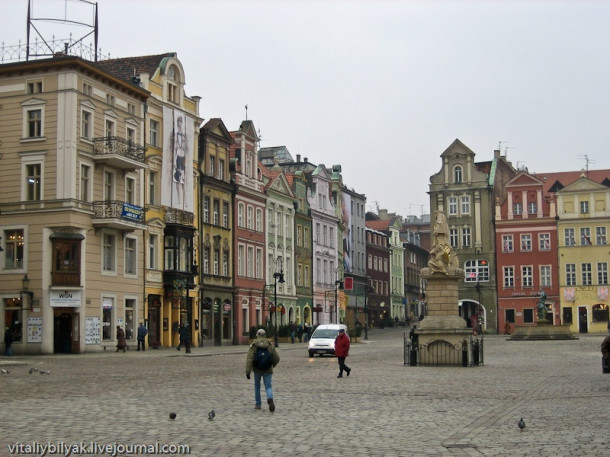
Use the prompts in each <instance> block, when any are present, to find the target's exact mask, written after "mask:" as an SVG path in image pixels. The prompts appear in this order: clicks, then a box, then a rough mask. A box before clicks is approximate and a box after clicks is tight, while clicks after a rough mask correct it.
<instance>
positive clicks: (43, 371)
mask: <svg viewBox="0 0 610 457" xmlns="http://www.w3.org/2000/svg"><path fill="white" fill-rule="evenodd" d="M40 374H51V372H50V371H49V370H47V371H45V370H40Z"/></svg>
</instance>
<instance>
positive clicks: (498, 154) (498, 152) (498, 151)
mask: <svg viewBox="0 0 610 457" xmlns="http://www.w3.org/2000/svg"><path fill="white" fill-rule="evenodd" d="M499 158H500V150H499V149H494V159H499Z"/></svg>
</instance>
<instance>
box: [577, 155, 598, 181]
mask: <svg viewBox="0 0 610 457" xmlns="http://www.w3.org/2000/svg"><path fill="white" fill-rule="evenodd" d="M578 157H582V158H583V159H585V170H586V172H587V177H589V164H590V163H595V160H593V159H590V158H589V156H588V155H587V154H582V155H579V156H578Z"/></svg>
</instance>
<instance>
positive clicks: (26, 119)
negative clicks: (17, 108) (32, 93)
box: [21, 98, 46, 141]
mask: <svg viewBox="0 0 610 457" xmlns="http://www.w3.org/2000/svg"><path fill="white" fill-rule="evenodd" d="M21 108H22V113H23V127H22V132H21V139H22V141H41V140H44V138H45V108H46V101H45V100H41V99H37V98H33V99H30V100H28V101H26V102H23V103H22V104H21ZM31 111H40V135H39V136H30V116H29V113H30V112H31Z"/></svg>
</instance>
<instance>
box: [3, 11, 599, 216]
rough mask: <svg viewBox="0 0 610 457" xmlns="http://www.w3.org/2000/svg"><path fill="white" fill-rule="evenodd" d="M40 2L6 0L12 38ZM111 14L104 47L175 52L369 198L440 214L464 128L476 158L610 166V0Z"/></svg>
mask: <svg viewBox="0 0 610 457" xmlns="http://www.w3.org/2000/svg"><path fill="white" fill-rule="evenodd" d="M27 4H28V1H27V0H3V1H2V4H1V14H0V42H3V43H4V44H5V45H10V44H17V43H18V41H19V40H22V42H25V40H26V31H27V16H26V14H27ZM78 8H79V5H78V4H77V3H76V2H75V1H73V0H68V1H65V0H34V17H45V15H51V14H53V17H64V15H65V14H66V12H67V14H68V16H69V18H72V17H74V16H71V15H73V14H77V15H80V16H81V17H82V15H83V14H84V15H86V18H87V19H89V17H91V14H90V13H89V11H90V9H87V10H86V12H85V13H83V12H82V11H81V10H79V9H78ZM98 14H99V43H98V44H99V47H101V48H102V52H103V53H105V54H106V53H109V54H110V56H111V57H129V56H136V55H150V54H160V53H165V52H177V53H178V58H179V59H180V60H181V61H182V63H183V65H184V68H185V71H186V87H185V90H186V93H187V94H188V95H189V96H195V95H198V96H201V97H202V100H201V105H200V115H201V117H203V118H205V119H209V118H212V117H220V118H222V120H223V121H224V123H225V125H226V126H227V128H228V129H229V130H236V129H237V128H238V127H239V124H240V122H241V121H242V120H243V119H245V116H246V110H245V105H246V104H247V105H248V119H251V120H252V121H253V122H254V125H255V126H256V128H257V129H260V134H261V137H262V142H261V146H262V147H265V146H280V145H284V146H286V147H287V148H288V150H289V151H290V152H291V154H292V155H293V157H295V158H296V155H297V154H300V155H301V157H307V158H308V159H309V161H310V162H313V163H316V164H318V163H324V164H325V165H327V166H332V165H333V164H341V165H342V168H343V179H344V184H345V185H347V186H348V187H350V188H353V189H354V190H355V191H356V192H359V193H363V194H365V195H366V197H367V200H368V203H367V208H368V209H375V208H376V207H379V208H386V209H388V210H389V211H390V212H396V213H399V214H401V215H407V214H416V215H420V214H421V213H422V210H423V212H424V213H427V212H428V211H429V207H430V205H429V197H428V195H427V194H426V192H427V191H428V189H429V186H428V185H429V178H430V176H431V175H433V174H435V173H436V172H438V171H439V170H440V168H441V159H440V154H442V153H443V151H444V150H445V149H446V148H447V147H448V146H449V145H450V144H451V143H452V142H453V141H454V140H455V139H456V138H459V139H460V140H461V141H462V142H464V143H465V144H466V145H467V146H468V147H470V148H471V149H472V150H473V151H474V152H475V153H476V159H477V160H478V161H483V160H490V159H491V158H492V157H493V150H494V149H497V148H498V147H499V144H500V142H501V145H502V146H501V150H502V153H503V154H507V155H508V159H509V160H511V161H512V163H513V165H515V166H518V167H523V166H525V167H527V168H528V169H529V171H530V172H543V171H567V170H580V169H582V168H584V167H585V166H586V160H585V158H584V157H583V156H585V155H586V156H588V158H589V160H590V164H589V168H590V169H601V168H610V154H609V153H608V149H609V147H610V141H609V140H610V58H609V56H610V49H609V47H610V2H609V1H583V0H581V1H559V0H553V1H536V0H530V1H510V0H503V1H491V0H488V1H472V0H471V1H433V0H428V1H389V0H386V1H384V0H376V1H373V0H368V1H356V0H350V1H338V0H334V1H333V0H326V1H312V0H308V1H291V0H282V1H280V0H276V1H262V0H249V1H237V0H222V1H209V0H190V1H187V0H173V1H167V0H163V1H161V0H146V1H143V0H120V1H119V0H99V1H98ZM38 24H39V25H38V27H39V28H40V29H41V30H42V31H43V33H46V34H47V35H49V34H50V35H52V34H54V35H55V36H56V37H63V36H67V33H68V32H66V27H65V26H62V25H60V24H51V25H49V24H42V23H38ZM43 25H44V27H46V28H45V29H43ZM49 27H50V28H49ZM76 33H77V34H78V33H81V34H82V33H83V29H82V28H80V29H78V30H76ZM32 36H33V35H32ZM91 41H92V40H91Z"/></svg>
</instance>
